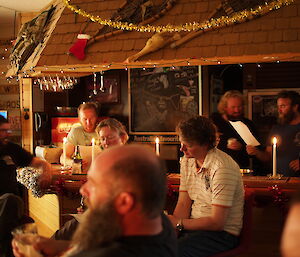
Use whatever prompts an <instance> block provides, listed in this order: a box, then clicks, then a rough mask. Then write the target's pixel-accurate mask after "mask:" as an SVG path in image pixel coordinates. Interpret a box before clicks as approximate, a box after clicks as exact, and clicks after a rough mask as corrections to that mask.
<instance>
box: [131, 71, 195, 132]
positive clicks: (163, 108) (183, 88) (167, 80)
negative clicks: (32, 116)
mask: <svg viewBox="0 0 300 257" xmlns="http://www.w3.org/2000/svg"><path fill="white" fill-rule="evenodd" d="M199 71H200V67H199V66H183V67H158V68H147V69H131V70H130V85H129V86H130V88H129V92H130V94H129V102H130V115H129V132H130V134H175V128H176V125H177V124H178V122H179V121H180V120H182V119H186V118H188V117H190V116H194V115H197V114H199V106H200V105H201V101H200V99H199V98H200V97H199V96H200V95H201V92H199V88H201V87H200V86H199V84H200V83H199Z"/></svg>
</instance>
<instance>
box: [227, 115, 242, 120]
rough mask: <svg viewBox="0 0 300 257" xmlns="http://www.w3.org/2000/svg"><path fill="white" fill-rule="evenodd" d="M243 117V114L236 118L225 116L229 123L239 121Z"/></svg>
mask: <svg viewBox="0 0 300 257" xmlns="http://www.w3.org/2000/svg"><path fill="white" fill-rule="evenodd" d="M243 116H244V114H243V113H241V114H240V115H237V116H233V115H229V114H227V119H228V120H230V121H239V120H242V119H243Z"/></svg>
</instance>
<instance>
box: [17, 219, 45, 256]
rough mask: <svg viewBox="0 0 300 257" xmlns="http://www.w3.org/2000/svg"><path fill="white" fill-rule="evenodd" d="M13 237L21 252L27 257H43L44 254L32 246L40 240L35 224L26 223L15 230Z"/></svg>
mask: <svg viewBox="0 0 300 257" xmlns="http://www.w3.org/2000/svg"><path fill="white" fill-rule="evenodd" d="M12 235H13V237H14V239H15V241H16V245H17V247H18V250H19V252H20V253H22V254H23V255H24V256H25V257H42V254H40V253H39V252H38V251H37V250H35V249H34V248H33V246H32V245H33V244H34V243H35V242H36V241H37V240H38V238H39V235H38V231H37V226H36V224H35V223H26V224H23V225H21V226H19V227H17V228H15V229H14V230H13V231H12Z"/></svg>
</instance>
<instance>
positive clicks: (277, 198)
mask: <svg viewBox="0 0 300 257" xmlns="http://www.w3.org/2000/svg"><path fill="white" fill-rule="evenodd" d="M268 189H269V191H270V192H271V193H272V198H273V203H275V204H276V205H277V206H278V207H279V209H280V210H281V211H282V213H283V215H285V214H286V212H287V203H288V198H287V197H286V196H285V194H284V193H283V192H282V190H281V188H279V187H278V185H274V186H270V187H268Z"/></svg>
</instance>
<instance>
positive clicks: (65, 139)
mask: <svg viewBox="0 0 300 257" xmlns="http://www.w3.org/2000/svg"><path fill="white" fill-rule="evenodd" d="M63 165H64V167H66V166H67V138H66V137H64V139H63Z"/></svg>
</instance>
